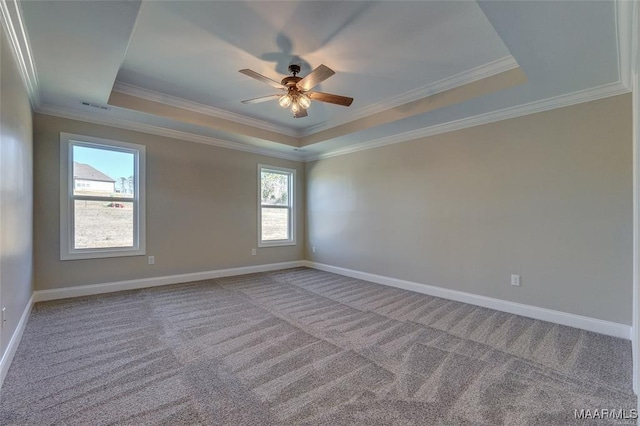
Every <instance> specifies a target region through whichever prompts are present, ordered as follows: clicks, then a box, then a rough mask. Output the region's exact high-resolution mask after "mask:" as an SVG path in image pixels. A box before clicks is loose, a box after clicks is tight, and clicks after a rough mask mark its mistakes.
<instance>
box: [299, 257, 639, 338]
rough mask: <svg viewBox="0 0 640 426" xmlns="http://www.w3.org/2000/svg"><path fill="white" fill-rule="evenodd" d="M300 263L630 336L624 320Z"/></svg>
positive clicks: (322, 265)
mask: <svg viewBox="0 0 640 426" xmlns="http://www.w3.org/2000/svg"><path fill="white" fill-rule="evenodd" d="M303 263H304V266H307V267H309V268H314V269H318V270H321V271H326V272H333V273H335V274H339V275H344V276H347V277H351V278H357V279H361V280H365V281H371V282H374V283H377V284H383V285H388V286H391V287H397V288H401V289H404V290H409V291H414V292H416V293H423V294H428V295H430V296H436V297H442V298H443V299H449V300H455V301H457V302H464V303H469V304H472V305H477V306H482V307H484V308H490V309H495V310H498V311H503V312H508V313H511V314H516V315H522V316H524V317H529V318H533V319H538V320H542V321H549V322H553V323H556V324H561V325H566V326H569V327H574V328H579V329H582V330H587V331H592V332H594V333H600V334H606V335H608V336H613V337H620V338H622V339H627V340H631V338H632V336H631V326H630V325H626V324H619V323H615V322H610V321H603V320H599V319H596V318H589V317H584V316H581V315H575V314H569V313H566V312H561V311H554V310H552V309H546V308H539V307H536V306H531V305H524V304H522V303H516V302H509V301H506V300H501V299H494V298H492V297H486V296H479V295H477V294H472V293H467V292H464V291H458V290H450V289H447V288H442V287H435V286H432V285H427V284H420V283H416V282H413V281H405V280H400V279H397V278H390V277H385V276H382V275H375V274H369V273H367V272H361V271H354V270H352V269H346V268H340V267H337V266H331V265H325V264H323V263H317V262H312V261H308V260H306V261H304V262H303Z"/></svg>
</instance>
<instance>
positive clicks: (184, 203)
mask: <svg viewBox="0 0 640 426" xmlns="http://www.w3.org/2000/svg"><path fill="white" fill-rule="evenodd" d="M60 132H67V133H74V134H80V135H87V136H94V137H100V138H106V139H115V140H121V141H124V142H131V143H137V144H142V145H145V146H146V150H147V255H154V256H155V265H148V264H147V257H146V256H134V257H119V258H107V259H92V260H71V261H60V260H59V259H60V248H59V241H60V240H59V239H60V231H59V220H60V219H59V218H60V183H59V181H60V177H59V176H60V155H59V151H60V149H59V139H60ZM34 161H35V163H34V164H35V178H34V179H35V182H34V188H35V200H36V202H35V247H34V249H35V280H36V290H45V289H52V288H59V287H69V286H77V285H86V284H95V283H105V282H113V281H120V280H129V279H136V278H146V277H154V276H165V275H173V274H182V273H191V272H200V271H210V270H217V269H224V268H233V267H240V266H250V265H259V264H266V263H276V262H287V261H293V260H301V259H303V247H304V231H303V222H304V221H303V208H304V164H302V163H299V162H294V161H288V160H281V159H276V158H271V157H264V156H260V155H256V154H251V153H246V152H242V151H234V150H229V149H223V148H218V147H214V146H210V145H205V144H198V143H193V142H186V141H180V140H176V139H170V138H165V137H160V136H154V135H149V134H144V133H138V132H133V131H128V130H122V129H117V128H113V127H107V126H100V125H95V124H90V123H84V122H80V121H73V120H67V119H63V118H57V117H52V116H49V115H42V114H35V116H34ZM258 163H264V164H269V165H275V166H282V167H290V168H294V169H296V170H297V180H298V182H297V191H296V195H297V197H296V200H297V201H296V206H297V209H298V217H297V236H298V244H297V246H288V247H269V248H259V249H257V255H256V256H252V255H251V249H252V248H256V247H257V238H258V237H257V221H258V219H257V210H256V209H257V197H258V192H257V191H258V188H257V185H258V178H257V164H258Z"/></svg>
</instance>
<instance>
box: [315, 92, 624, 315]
mask: <svg viewBox="0 0 640 426" xmlns="http://www.w3.org/2000/svg"><path fill="white" fill-rule="evenodd" d="M631 129H632V122H631V96H630V95H621V96H617V97H612V98H607V99H603V100H598V101H594V102H589V103H583V104H580V105H576V106H571V107H567V108H562V109H556V110H552V111H548V112H544V113H539V114H533V115H529V116H526V117H521V118H515V119H511V120H505V121H500V122H497V123H492V124H488V125H484V126H478V127H473V128H469V129H464V130H460V131H456V132H451V133H447V134H443V135H437V136H432V137H428V138H424V139H421V140H417V141H412V142H406V143H401V144H396V145H390V146H386V147H382V148H376V149H371V150H367V151H361V152H358V153H353V154H349V155H345V156H340V157H334V158H329V159H325V160H320V161H317V162H314V163H310V164H307V168H306V169H307V212H306V215H307V216H306V219H307V227H306V228H307V247H306V249H307V258H308V259H310V260H314V261H317V262H321V263H325V264H329V265H334V266H339V267H344V268H349V269H354V270H358V271H365V272H369V273H373V274H379V275H383V276H389V277H394V278H399V279H404V280H409V281H415V282H418V283H425V284H430V285H434V286H439V287H445V288H449V289H455V290H461V291H465V292H469V293H474V294H479V295H484V296H489V297H494V298H498V299H504V300H508V301H514V302H519V303H524V304H528V305H533V306H539V307H543V308H549V309H554V310H559V311H564V312H569V313H574V314H578V315H585V316H588V317H593V318H599V319H603V320H608V321H614V322H618V323H623V324H631V296H632V250H631V248H632V152H631V151H632V144H631V140H632V138H631ZM311 246H316V253H315V254H313V253H312V252H311V251H310V247H311ZM511 274H519V275H521V276H522V286H521V287H512V286H510V276H511Z"/></svg>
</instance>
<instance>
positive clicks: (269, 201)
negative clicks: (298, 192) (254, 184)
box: [259, 166, 295, 246]
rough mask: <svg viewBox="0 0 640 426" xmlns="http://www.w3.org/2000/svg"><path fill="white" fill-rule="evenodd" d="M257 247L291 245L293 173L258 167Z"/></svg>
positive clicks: (292, 241) (293, 241)
mask: <svg viewBox="0 0 640 426" xmlns="http://www.w3.org/2000/svg"><path fill="white" fill-rule="evenodd" d="M259 173H260V221H259V222H260V245H261V246H269V245H285V244H295V238H294V235H293V234H294V227H293V200H292V198H293V182H294V178H295V170H291V169H282V168H275V167H269V166H260V170H259Z"/></svg>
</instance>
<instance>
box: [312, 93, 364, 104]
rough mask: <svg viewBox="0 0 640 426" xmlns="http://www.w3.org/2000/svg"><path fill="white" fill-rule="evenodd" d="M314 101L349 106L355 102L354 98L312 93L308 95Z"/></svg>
mask: <svg viewBox="0 0 640 426" xmlns="http://www.w3.org/2000/svg"><path fill="white" fill-rule="evenodd" d="M307 96H309V97H310V98H311V99H313V100H314V101H320V102H327V103H330V104H336V105H342V106H349V105H351V103H352V102H353V98H348V97H346V96H340V95H333V94H331V93H322V92H311V93H307Z"/></svg>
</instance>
